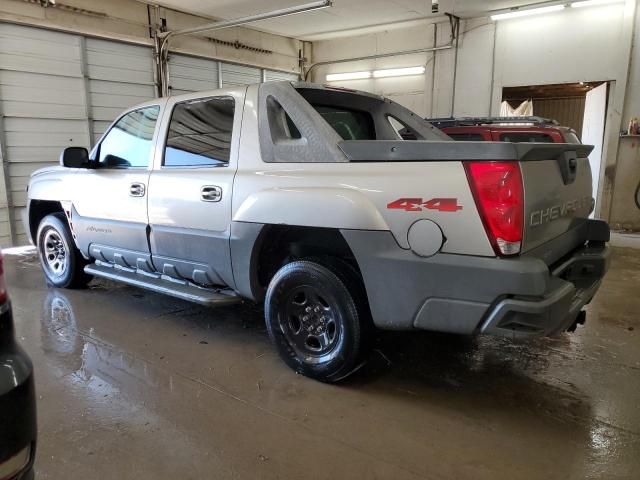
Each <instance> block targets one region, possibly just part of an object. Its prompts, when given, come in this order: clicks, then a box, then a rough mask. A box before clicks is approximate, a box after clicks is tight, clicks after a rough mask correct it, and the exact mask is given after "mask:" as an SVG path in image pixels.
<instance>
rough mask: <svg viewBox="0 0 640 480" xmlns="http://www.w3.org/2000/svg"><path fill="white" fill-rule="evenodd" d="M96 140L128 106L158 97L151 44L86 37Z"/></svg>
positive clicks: (92, 116)
mask: <svg viewBox="0 0 640 480" xmlns="http://www.w3.org/2000/svg"><path fill="white" fill-rule="evenodd" d="M86 52H87V57H86V58H87V76H88V77H89V105H90V106H91V118H92V120H93V122H92V128H93V132H92V133H93V137H94V138H93V142H94V143H95V141H96V140H97V139H98V138H100V136H101V135H102V134H103V133H104V131H105V130H106V129H107V127H108V126H109V124H110V123H111V122H112V121H113V120H114V119H115V118H116V117H117V116H118V115H119V114H120V113H122V111H123V110H124V109H126V108H129V107H131V106H132V105H136V104H138V103H142V102H146V101H147V100H150V99H152V98H154V97H156V87H155V83H154V79H153V70H154V65H153V51H152V49H151V48H150V47H145V46H140V45H128V44H125V43H119V42H110V41H107V40H98V39H94V38H87V40H86Z"/></svg>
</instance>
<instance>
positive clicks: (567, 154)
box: [518, 144, 594, 253]
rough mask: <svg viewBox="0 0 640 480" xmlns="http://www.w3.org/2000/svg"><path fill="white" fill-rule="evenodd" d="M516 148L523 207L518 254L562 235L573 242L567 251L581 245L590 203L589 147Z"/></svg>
mask: <svg viewBox="0 0 640 480" xmlns="http://www.w3.org/2000/svg"><path fill="white" fill-rule="evenodd" d="M518 147H520V148H519V150H520V153H521V155H520V160H521V161H520V169H521V172H522V181H523V184H524V204H525V212H524V213H525V215H524V237H523V244H522V252H523V253H525V252H528V251H530V250H533V249H535V248H537V247H539V246H540V245H542V244H544V243H546V242H549V241H551V240H554V239H556V238H558V237H560V236H563V235H565V234H566V235H567V236H571V238H572V242H571V243H574V245H567V247H568V248H572V247H576V246H578V245H580V244H583V243H584V242H585V241H586V236H587V229H586V224H587V220H588V217H589V215H590V214H591V211H592V209H593V202H594V200H593V198H592V192H591V185H592V183H591V167H590V165H589V159H588V158H587V157H588V155H589V153H590V152H591V150H592V149H593V147H591V146H589V145H569V144H553V145H540V144H520V145H518ZM565 253H566V252H565Z"/></svg>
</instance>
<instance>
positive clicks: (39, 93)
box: [0, 23, 155, 246]
mask: <svg viewBox="0 0 640 480" xmlns="http://www.w3.org/2000/svg"><path fill="white" fill-rule="evenodd" d="M85 72H86V77H85V74H84V73H85ZM154 96H155V90H154V86H153V56H152V52H151V49H150V48H148V47H140V46H132V45H126V44H122V43H119V42H110V41H104V40H94V39H85V38H83V37H82V36H79V35H71V34H66V33H60V32H53V31H50V30H45V29H39V28H31V27H23V26H17V25H11V24H5V23H0V120H1V122H0V146H1V147H2V150H1V152H2V155H3V158H2V160H3V166H4V173H5V177H4V181H3V182H0V246H8V245H11V244H24V243H26V235H25V232H24V229H23V226H22V222H21V215H20V213H21V211H22V210H23V209H24V207H25V204H26V203H25V200H26V191H25V188H26V186H27V183H28V181H29V176H30V174H31V173H32V172H33V171H34V170H36V169H38V168H41V167H43V166H46V165H55V164H56V163H57V161H58V158H59V155H60V152H61V151H62V149H64V148H65V147H67V146H71V145H76V146H83V147H90V145H91V144H92V143H93V142H94V141H95V139H96V138H97V137H98V136H99V134H100V133H102V131H104V129H105V128H106V126H107V125H108V123H109V122H110V121H111V120H113V118H114V117H115V116H116V115H117V114H118V113H119V112H120V111H121V110H122V109H123V108H126V107H129V106H131V105H133V104H136V103H139V102H141V101H144V100H147V99H149V98H153V97H154ZM0 175H1V174H0ZM5 187H6V190H8V194H7V192H6V190H5Z"/></svg>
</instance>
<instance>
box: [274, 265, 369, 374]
mask: <svg viewBox="0 0 640 480" xmlns="http://www.w3.org/2000/svg"><path fill="white" fill-rule="evenodd" d="M265 317H266V323H267V331H268V332H269V336H270V337H271V340H272V341H273V343H274V344H275V346H276V348H277V350H278V353H279V354H280V356H281V357H282V359H283V360H284V361H285V362H286V363H287V364H288V365H289V366H290V367H291V368H292V369H293V370H295V371H296V372H298V373H301V374H303V375H305V376H307V377H311V378H314V379H316V380H320V381H323V382H331V383H333V382H337V381H340V380H342V379H344V378H346V377H347V376H348V375H350V374H351V373H353V372H354V371H355V370H357V369H358V368H359V367H360V366H361V365H362V364H363V361H364V359H365V355H366V354H367V353H368V352H367V344H368V337H369V334H370V333H371V328H372V327H371V320H370V318H369V308H368V305H367V302H366V295H365V293H364V288H363V286H362V282H361V281H360V279H359V278H357V276H356V274H355V272H354V271H353V269H352V268H351V267H349V266H348V265H347V264H346V263H343V262H341V261H339V260H328V261H322V263H320V261H316V260H315V259H314V260H299V261H294V262H291V263H289V264H287V265H285V266H284V267H282V268H281V269H280V270H279V271H278V272H277V273H276V274H275V276H274V277H273V279H272V280H271V282H270V284H269V288H268V290H267V295H266V300H265Z"/></svg>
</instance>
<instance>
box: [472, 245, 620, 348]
mask: <svg viewBox="0 0 640 480" xmlns="http://www.w3.org/2000/svg"><path fill="white" fill-rule="evenodd" d="M608 267H609V249H608V248H607V247H597V248H590V247H583V248H581V249H578V250H577V251H575V252H573V253H572V255H571V256H570V257H569V259H568V260H567V261H565V262H563V263H562V264H561V265H560V266H559V267H557V268H556V269H554V271H553V272H552V275H551V277H550V279H549V282H548V285H549V286H548V289H547V291H546V292H545V294H544V295H543V296H542V297H538V298H526V297H524V298H523V297H521V298H518V297H514V298H505V299H502V300H499V301H498V302H496V303H495V305H494V306H493V307H491V308H490V309H489V310H488V312H487V314H486V315H485V319H484V320H483V322H482V324H481V326H480V328H479V332H480V333H483V334H491V335H506V336H510V337H518V338H526V337H535V336H549V335H555V334H558V333H561V332H563V331H565V330H567V329H568V328H569V327H571V326H572V325H573V323H574V322H575V321H576V319H577V317H578V315H579V313H580V311H581V310H582V308H583V307H584V306H585V305H586V304H587V303H589V302H590V301H591V299H592V298H593V296H594V295H595V293H596V292H597V291H598V288H599V287H600V283H601V281H602V277H604V274H605V273H606V271H607V269H608Z"/></svg>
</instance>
